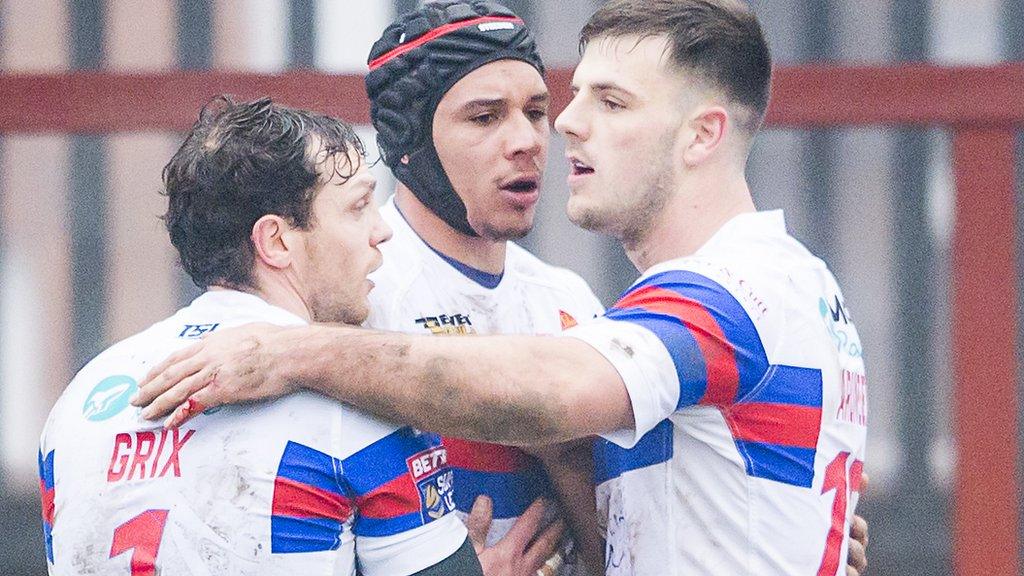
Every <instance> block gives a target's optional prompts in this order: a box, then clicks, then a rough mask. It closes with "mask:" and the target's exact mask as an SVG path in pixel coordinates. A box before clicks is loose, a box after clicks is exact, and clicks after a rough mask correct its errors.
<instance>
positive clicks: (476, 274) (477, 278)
mask: <svg viewBox="0 0 1024 576" xmlns="http://www.w3.org/2000/svg"><path fill="white" fill-rule="evenodd" d="M391 203H392V204H393V205H394V207H395V211H396V212H398V215H399V216H401V217H402V220H403V221H404V222H405V224H406V226H408V227H409V230H412V233H413V234H416V237H417V238H419V239H420V242H423V245H424V246H426V247H427V248H430V251H431V252H433V253H434V254H437V255H438V256H440V257H441V259H442V260H444V261H445V262H447V263H448V265H449V266H451V267H452V268H455V269H456V270H458V271H459V273H460V274H462V275H463V276H465V277H466V278H469V279H470V280H472V281H473V282H475V283H477V284H479V285H480V286H482V287H484V288H487V289H488V290H493V289H495V288H497V287H498V284H501V279H502V278H504V277H505V272H504V271H502V272H501V273H500V274H491V273H490V272H484V271H483V270H479V269H477V268H474V267H472V266H470V265H469V264H465V263H463V262H459V261H458V260H456V259H455V258H452V257H451V256H448V255H447V254H445V253H443V252H441V251H440V250H438V249H437V248H434V247H433V246H431V245H430V243H429V242H427V241H426V240H424V239H423V237H422V236H420V235H419V233H418V232H416V229H415V228H413V227H412V224H409V220H408V219H407V218H406V217H405V214H402V210H401V208H399V207H398V203H397V202H395V201H394V198H392V199H391Z"/></svg>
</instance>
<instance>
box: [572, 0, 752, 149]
mask: <svg viewBox="0 0 1024 576" xmlns="http://www.w3.org/2000/svg"><path fill="white" fill-rule="evenodd" d="M631 35H637V36H640V37H641V38H644V37H649V36H665V37H666V38H668V41H669V44H670V51H671V53H670V56H671V61H672V63H673V64H675V65H676V66H677V67H679V68H681V69H683V70H686V71H691V72H694V73H696V75H697V76H698V77H699V78H700V79H701V80H702V81H704V82H706V83H708V84H709V85H710V86H712V87H714V88H717V89H719V90H722V91H723V92H724V94H725V95H726V97H728V98H729V99H730V100H731V101H733V102H735V103H736V104H739V105H740V106H742V107H744V108H746V109H747V110H748V111H749V112H750V114H749V116H750V117H749V118H746V119H744V118H740V119H738V123H739V124H740V126H741V127H742V128H744V129H746V130H747V131H748V132H749V133H751V134H753V133H754V132H756V131H757V129H758V128H760V126H761V122H762V121H763V120H764V113H765V110H766V109H767V108H768V97H769V93H770V91H771V73H772V63H771V55H770V53H769V51H768V44H767V43H766V42H765V39H764V34H763V33H762V31H761V25H760V24H759V23H758V21H757V17H756V16H755V15H754V13H753V12H751V10H750V8H748V7H747V6H746V4H744V3H743V2H740V1H738V0H609V1H608V2H606V3H605V4H604V5H603V6H602V7H601V8H600V9H599V10H598V11H597V12H595V13H594V15H593V16H591V18H590V20H589V21H587V24H586V25H585V26H584V27H583V30H581V31H580V51H581V52H582V51H583V49H585V48H586V46H587V44H588V43H590V42H591V41H592V40H594V39H595V38H601V37H613V38H614V37H621V36H631Z"/></svg>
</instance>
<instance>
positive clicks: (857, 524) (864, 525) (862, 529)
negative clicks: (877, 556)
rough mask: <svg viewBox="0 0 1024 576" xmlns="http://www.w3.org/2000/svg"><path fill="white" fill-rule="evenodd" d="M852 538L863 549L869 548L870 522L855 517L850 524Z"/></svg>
mask: <svg viewBox="0 0 1024 576" xmlns="http://www.w3.org/2000/svg"><path fill="white" fill-rule="evenodd" d="M850 538H852V539H853V540H856V541H857V542H858V543H859V544H860V545H861V546H862V547H863V548H865V549H866V548H867V547H868V521H867V520H865V519H864V518H862V517H860V516H857V515H854V516H853V522H851V523H850Z"/></svg>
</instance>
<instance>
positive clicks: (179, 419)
mask: <svg viewBox="0 0 1024 576" xmlns="http://www.w3.org/2000/svg"><path fill="white" fill-rule="evenodd" d="M208 390H209V389H208V388H203V389H202V390H200V391H198V392H196V393H195V394H193V395H192V396H189V397H188V399H187V400H185V401H184V402H183V403H181V405H180V406H178V407H177V408H175V409H174V412H171V415H170V416H168V417H167V419H166V420H164V428H165V429H167V428H178V427H180V426H181V425H182V424H184V423H185V422H188V421H189V420H191V419H192V417H193V416H198V415H199V414H202V412H203V411H204V410H207V409H209V408H213V406H210V405H209V404H208V403H206V402H203V398H206V397H208V396H209V394H208V393H207V392H208ZM219 405H220V403H217V406H219Z"/></svg>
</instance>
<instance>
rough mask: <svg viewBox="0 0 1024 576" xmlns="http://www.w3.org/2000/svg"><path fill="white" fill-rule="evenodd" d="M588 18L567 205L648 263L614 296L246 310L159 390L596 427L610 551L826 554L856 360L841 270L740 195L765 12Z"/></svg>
mask: <svg viewBox="0 0 1024 576" xmlns="http://www.w3.org/2000/svg"><path fill="white" fill-rule="evenodd" d="M581 40H582V45H583V46H584V47H585V51H584V55H583V59H582V61H581V64H580V66H579V67H578V69H577V71H576V75H575V78H574V91H575V98H574V100H573V102H572V103H571V104H570V106H569V108H568V109H567V110H566V111H565V112H564V113H563V114H562V115H561V116H560V118H559V120H558V121H557V122H556V127H557V128H558V129H559V130H560V131H561V132H563V133H564V134H565V135H566V137H567V138H568V140H569V156H570V158H569V160H570V162H571V163H572V167H573V173H572V175H571V176H570V187H571V188H572V197H571V198H570V201H569V206H568V210H569V214H570V217H571V218H572V219H573V220H574V221H576V222H577V223H579V224H581V225H584V226H586V227H589V228H592V229H595V230H598V231H601V232H604V233H608V234H611V235H613V236H615V237H617V238H618V239H619V240H621V241H622V242H623V244H624V246H625V247H626V249H627V252H628V253H629V255H630V257H631V259H632V260H633V262H634V263H635V264H636V265H637V268H638V269H639V270H640V271H641V273H642V276H641V278H640V280H638V282H637V283H636V284H634V286H633V288H631V289H630V290H628V291H627V293H626V294H625V295H624V296H623V298H622V299H620V301H619V302H618V303H617V304H616V305H615V306H613V307H612V309H610V310H609V311H608V312H607V313H606V314H605V316H604V317H602V318H600V319H598V320H596V321H593V322H585V323H583V324H582V325H580V326H579V327H577V328H574V329H571V330H570V331H569V332H568V333H567V336H568V337H565V338H550V337H548V338H543V337H507V336H506V337H497V336H492V337H480V338H462V339H426V338H415V337H410V336H403V335H395V334H383V333H371V332H365V331H362V332H360V331H354V330H350V329H344V328H333V327H323V326H314V327H305V328H301V329H273V328H270V327H266V326H261V327H249V328H245V329H242V330H239V331H237V332H235V333H234V337H233V338H228V337H225V336H221V337H220V338H216V337H213V338H210V339H208V340H207V341H206V342H205V343H204V344H203V345H199V346H194V347H192V348H190V349H189V350H186V351H183V352H182V353H180V354H177V355H175V356H173V357H172V358H169V359H168V361H167V362H165V363H164V364H163V365H161V366H158V367H157V368H156V369H155V370H154V371H153V372H152V373H151V376H152V378H151V379H150V383H149V384H148V385H147V386H145V387H144V388H142V391H141V395H140V398H139V401H140V402H142V403H146V402H148V401H150V400H152V399H153V398H154V397H157V396H158V395H161V394H163V395H162V396H160V397H159V398H157V399H156V401H155V402H154V404H153V405H152V406H150V407H149V408H148V409H147V411H146V412H145V414H146V415H147V416H151V417H154V416H156V415H159V414H161V413H166V412H167V411H169V410H171V409H174V408H175V407H176V406H178V405H179V404H182V403H184V404H185V405H187V402H185V401H186V400H187V399H189V398H192V399H194V400H197V401H201V402H204V403H210V404H211V405H218V404H220V403H222V402H225V401H227V400H229V399H231V400H239V399H242V400H244V399H247V398H257V397H263V396H264V395H277V394H282V393H286V392H288V391H291V390H293V389H295V388H297V387H299V386H310V387H312V388H314V389H317V390H320V391H322V392H324V393H327V394H330V395H332V396H336V397H339V398H343V399H345V400H347V401H351V402H354V403H355V404H357V405H360V406H363V407H364V408H367V409H369V410H371V411H374V412H379V413H382V414H385V415H388V416H391V417H396V418H401V419H403V420H405V421H410V422H412V423H414V424H415V425H417V426H424V427H429V428H431V429H438V430H441V431H443V432H446V433H450V434H453V435H459V436H465V437H472V438H480V439H486V440H492V441H501V442H507V443H517V444H535V443H547V442H555V441H560V440H566V439H571V438H579V437H582V436H586V435H588V434H602V435H604V437H605V440H604V441H602V442H599V444H598V453H597V458H596V459H597V467H598V478H599V479H600V480H601V485H600V487H599V503H600V506H601V508H602V511H603V512H604V513H605V518H606V526H605V530H606V535H607V538H608V548H607V558H606V568H607V573H609V574H620V573H621V574H677V573H679V574H682V573H693V574H747V573H749V574H763V573H771V574H806V573H811V572H813V571H816V573H818V574H836V573H838V572H839V570H841V567H840V562H839V558H841V557H842V554H843V552H844V550H845V549H846V546H847V539H846V538H845V529H846V526H848V525H849V521H850V517H851V516H852V513H853V508H854V507H855V504H856V498H857V496H856V494H857V490H858V488H859V486H858V479H859V478H860V472H861V470H862V466H863V444H864V430H865V424H866V404H865V403H864V392H865V384H864V382H865V380H864V366H863V360H862V359H861V357H860V353H859V346H858V347H856V349H855V348H853V347H850V346H849V343H850V342H856V329H855V327H854V325H853V323H852V320H851V319H850V317H849V314H848V313H845V312H846V310H845V303H844V302H843V298H842V294H841V292H840V291H839V289H838V286H837V285H836V283H835V280H834V278H832V276H831V274H830V273H829V272H828V270H827V268H826V267H825V266H824V264H823V263H822V262H821V261H820V260H818V259H816V258H814V257H813V256H812V255H810V254H809V253H808V252H807V251H806V249H804V248H803V247H802V246H801V245H799V243H798V242H797V241H796V240H794V239H793V238H792V237H790V236H789V235H788V234H787V233H786V232H785V227H784V223H783V221H782V216H781V213H777V212H775V213H771V212H769V213H758V212H756V211H755V208H754V205H753V202H752V200H751V198H750V192H749V189H748V187H747V184H746V180H745V177H744V163H745V159H746V155H747V153H748V151H749V146H750V142H751V139H752V138H753V136H754V133H755V132H756V130H757V128H758V127H759V125H760V122H761V118H762V116H763V113H764V109H765V107H766V105H767V97H768V82H769V76H770V63H769V57H768V52H767V47H766V46H765V44H764V40H763V37H762V35H761V32H760V28H759V26H758V24H757V22H756V19H755V18H754V17H753V16H752V14H750V12H749V11H748V10H747V9H746V8H745V7H744V6H743V5H742V4H741V3H739V2H731V1H727V0H704V1H701V0H675V1H672V0H647V1H639V0H638V1H632V2H630V1H623V0H612V1H611V2H609V3H607V4H606V5H605V6H604V7H602V8H601V9H600V10H598V12H597V13H596V14H595V15H594V16H593V17H592V18H591V20H590V22H589V23H588V25H587V27H585V28H584V30H583V32H582V35H581ZM624 150H629V151H630V154H629V155H628V156H627V155H624V154H623V151H624ZM637 158H640V159H641V161H640V162H638V161H637ZM837 312H840V313H838V314H837ZM840 332H841V333H842V335H843V337H842V338H840V337H838V336H837V335H838V334H839V333H840ZM254 365H258V366H273V367H274V368H273V370H272V373H270V374H266V373H263V372H259V371H253V370H251V367H252V366H254ZM382 375H388V376H390V377H392V378H394V380H393V381H392V383H391V384H390V385H387V384H383V385H382V384H381V383H380V378H381V377H382ZM169 388H170V390H169V391H168V389H169ZM183 416H187V414H186V413H184V412H183V411H182V410H180V409H179V410H178V411H177V412H176V413H175V414H174V415H173V417H172V419H171V424H174V423H178V422H181V421H182V420H183V419H184V418H183Z"/></svg>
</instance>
